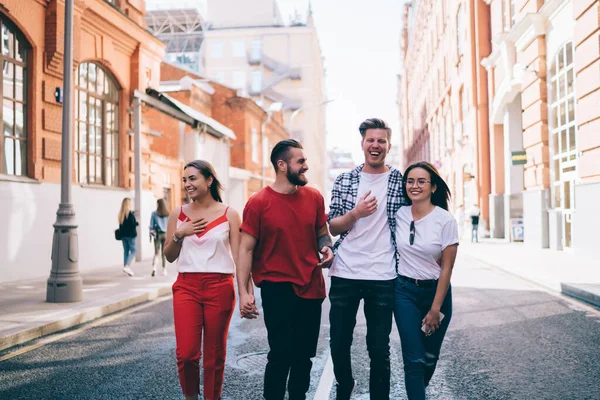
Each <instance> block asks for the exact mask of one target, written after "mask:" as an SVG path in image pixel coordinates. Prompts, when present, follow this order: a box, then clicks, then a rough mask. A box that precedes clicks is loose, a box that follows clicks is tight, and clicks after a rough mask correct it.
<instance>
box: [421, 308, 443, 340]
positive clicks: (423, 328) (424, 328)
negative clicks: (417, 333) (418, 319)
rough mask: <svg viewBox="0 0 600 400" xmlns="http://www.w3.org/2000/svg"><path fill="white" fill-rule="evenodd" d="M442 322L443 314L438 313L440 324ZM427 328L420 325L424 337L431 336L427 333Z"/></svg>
mask: <svg viewBox="0 0 600 400" xmlns="http://www.w3.org/2000/svg"><path fill="white" fill-rule="evenodd" d="M443 320H444V314H443V313H440V323H441V322H442V321H443ZM426 329H427V327H426V326H425V324H423V325H421V330H422V331H423V333H424V334H426V335H431V333H429V332H427V330H426Z"/></svg>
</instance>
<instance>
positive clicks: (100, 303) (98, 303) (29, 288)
mask: <svg viewBox="0 0 600 400" xmlns="http://www.w3.org/2000/svg"><path fill="white" fill-rule="evenodd" d="M460 253H461V254H464V255H467V256H469V257H472V258H474V259H476V260H478V261H480V262H482V263H485V264H487V265H491V266H494V267H497V268H501V269H503V270H505V271H507V272H509V273H511V274H514V275H517V276H520V277H522V278H524V279H527V280H529V281H532V282H535V283H537V284H539V285H542V286H544V287H546V288H549V289H551V290H553V291H557V292H562V293H564V294H567V295H570V296H572V297H575V298H577V299H579V300H583V301H585V302H588V303H590V304H592V305H594V306H596V307H599V308H600V263H599V262H598V261H594V260H591V259H584V258H582V257H577V256H576V255H574V254H572V253H568V252H558V251H552V250H548V249H532V248H530V247H527V246H526V245H524V244H523V243H506V242H502V241H497V240H489V239H488V240H485V239H484V240H482V242H481V243H478V244H471V243H469V242H468V241H463V242H462V243H461V246H460ZM133 269H134V271H135V273H136V276H134V277H129V276H127V275H125V274H124V273H123V272H122V270H121V267H119V266H114V267H110V268H103V269H98V270H93V271H89V272H84V273H82V278H83V283H84V300H83V301H81V302H78V303H63V304H51V303H46V301H45V300H46V280H47V277H44V278H40V279H34V280H26V281H15V282H5V283H0V291H1V293H2V297H1V298H0V351H2V350H4V349H7V348H9V347H12V346H16V345H19V344H22V343H25V342H28V341H30V340H33V339H36V338H38V337H41V336H44V335H48V334H51V333H54V332H58V331H61V330H64V329H68V328H71V327H74V326H76V325H79V324H82V323H85V322H90V321H93V320H95V319H98V318H101V317H103V316H106V315H108V314H111V313H114V312H117V311H120V310H123V309H125V308H128V307H131V306H134V305H136V304H140V303H143V302H146V301H149V300H152V299H155V298H157V297H159V296H163V295H167V294H169V293H170V292H171V285H172V284H173V282H174V281H175V278H176V273H175V271H174V267H173V266H170V267H168V270H169V275H168V276H166V277H164V276H162V275H161V274H160V268H159V274H158V276H156V277H155V278H152V277H151V276H150V272H151V266H150V262H149V261H143V262H141V263H137V264H135V265H134V267H133Z"/></svg>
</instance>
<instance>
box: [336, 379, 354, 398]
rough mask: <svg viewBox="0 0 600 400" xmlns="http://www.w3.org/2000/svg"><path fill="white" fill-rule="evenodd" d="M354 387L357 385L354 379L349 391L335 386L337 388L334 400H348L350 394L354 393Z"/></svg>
mask: <svg viewBox="0 0 600 400" xmlns="http://www.w3.org/2000/svg"><path fill="white" fill-rule="evenodd" d="M356 385H358V382H357V381H356V379H355V380H354V385H353V386H352V388H351V389H349V388H345V389H344V388H341V387H340V385H339V384H337V385H335V386H336V388H337V389H336V391H335V393H336V394H335V400H350V397H351V396H352V393H354V391H355V390H356ZM348 389H349V390H348Z"/></svg>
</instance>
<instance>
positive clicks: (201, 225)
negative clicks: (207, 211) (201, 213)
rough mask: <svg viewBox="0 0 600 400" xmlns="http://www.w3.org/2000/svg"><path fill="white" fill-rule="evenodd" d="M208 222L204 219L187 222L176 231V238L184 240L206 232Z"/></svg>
mask: <svg viewBox="0 0 600 400" xmlns="http://www.w3.org/2000/svg"><path fill="white" fill-rule="evenodd" d="M206 225H208V222H206V220H205V219H204V218H200V219H198V220H196V221H185V222H184V223H182V224H181V225H179V227H178V228H177V230H176V231H175V236H177V237H178V238H184V237H186V236H191V235H195V234H198V233H202V232H204V230H205V229H206Z"/></svg>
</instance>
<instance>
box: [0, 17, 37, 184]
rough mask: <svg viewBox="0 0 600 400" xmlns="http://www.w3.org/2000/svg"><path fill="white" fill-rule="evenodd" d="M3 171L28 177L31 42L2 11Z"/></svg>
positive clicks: (0, 95) (0, 158)
mask: <svg viewBox="0 0 600 400" xmlns="http://www.w3.org/2000/svg"><path fill="white" fill-rule="evenodd" d="M0 46H1V48H2V52H1V53H0V65H1V66H2V80H0V103H1V104H0V130H1V131H2V137H1V138H0V139H1V140H0V173H3V174H7V175H21V176H27V137H28V134H27V130H28V126H27V125H28V124H27V89H28V87H29V85H30V82H28V80H27V76H28V73H27V71H28V70H27V68H28V61H29V59H28V58H29V57H28V53H29V44H28V43H27V41H26V39H25V36H24V35H23V34H22V33H21V32H20V31H19V30H18V28H17V27H16V26H15V25H13V23H12V22H10V21H9V20H8V19H6V18H5V17H4V16H3V15H2V14H0Z"/></svg>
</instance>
